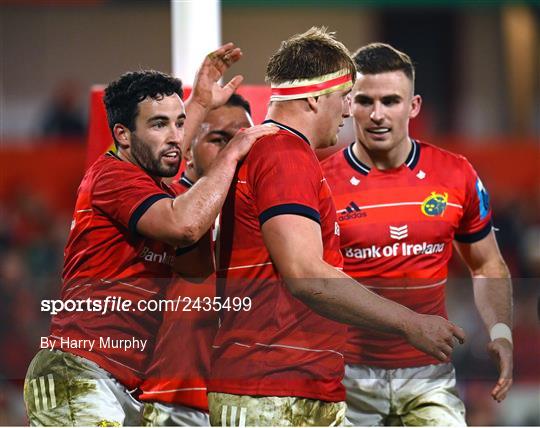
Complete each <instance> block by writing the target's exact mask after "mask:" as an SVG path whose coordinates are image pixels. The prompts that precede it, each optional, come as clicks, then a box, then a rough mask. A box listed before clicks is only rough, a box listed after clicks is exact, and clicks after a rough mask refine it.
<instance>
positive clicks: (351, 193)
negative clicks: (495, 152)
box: [323, 43, 512, 426]
mask: <svg viewBox="0 0 540 428" xmlns="http://www.w3.org/2000/svg"><path fill="white" fill-rule="evenodd" d="M354 60H355V63H356V67H357V70H358V73H359V74H358V76H357V80H356V83H355V85H354V87H353V89H352V93H351V112H352V116H353V119H354V124H355V132H356V141H355V142H354V143H353V144H351V145H350V146H349V147H347V148H345V149H344V150H343V151H341V152H338V153H337V154H335V155H334V156H332V157H331V158H329V159H327V160H325V161H324V162H323V170H324V172H325V175H326V178H327V180H328V183H329V185H330V188H331V189H332V193H333V195H334V200H335V203H336V209H337V216H338V221H339V225H340V230H341V249H342V253H343V255H344V258H345V265H344V271H345V272H346V273H347V274H348V275H350V276H352V277H353V278H356V279H358V280H359V281H362V283H364V284H367V285H368V287H369V288H370V289H371V290H372V291H374V292H375V293H378V294H379V295H381V296H384V297H386V298H388V299H392V300H394V301H396V302H399V303H401V304H402V305H405V306H407V307H409V308H411V309H412V310H414V311H416V312H419V313H423V314H432V315H439V316H441V317H445V318H446V317H447V314H446V308H445V283H446V277H447V270H448V261H449V259H450V257H451V254H452V245H453V244H454V245H455V246H456V248H457V249H458V250H459V253H460V254H461V256H462V258H463V260H464V261H465V263H466V264H467V266H468V267H469V269H470V271H471V274H472V276H473V282H474V295H475V303H476V306H477V308H478V310H479V312H480V315H481V316H482V318H483V320H484V323H485V325H486V327H487V329H488V331H490V333H491V342H490V344H489V349H490V351H491V352H492V353H493V354H494V356H495V357H496V360H497V362H498V366H499V370H500V379H499V381H498V383H497V385H496V387H495V388H494V390H493V392H492V395H493V398H494V399H496V400H498V401H500V400H502V399H504V397H505V395H506V392H507V391H508V388H509V387H510V385H511V383H512V337H511V333H510V326H511V322H512V303H511V294H512V291H511V284H510V280H509V273H508V269H507V267H506V264H505V263H504V261H503V259H502V257H501V254H500V252H499V249H498V247H497V242H496V240H495V236H494V233H493V231H492V226H491V210H490V207H489V201H488V195H487V192H486V189H485V188H484V186H483V184H482V182H481V181H480V179H479V178H478V176H477V174H476V172H475V171H474V169H473V167H472V166H471V165H470V164H469V162H467V160H466V159H465V158H464V157H462V156H459V155H455V154H452V153H449V152H447V151H445V150H441V149H439V148H437V147H434V146H432V145H430V144H427V143H424V142H420V141H417V140H414V139H412V138H411V137H410V136H409V132H408V126H409V119H411V118H414V117H415V116H416V115H417V114H418V113H419V111H420V104H421V99H420V96H419V95H415V94H414V67H413V65H412V62H411V59H410V58H409V56H408V55H406V54H404V53H402V52H399V51H397V50H396V49H394V48H393V47H391V46H389V45H386V44H382V43H374V44H370V45H367V46H365V47H363V48H361V49H360V50H359V51H358V52H356V54H355V55H354ZM345 362H346V363H347V366H346V370H345V380H344V384H345V386H346V388H347V418H348V419H349V421H350V422H352V423H353V424H354V425H362V426H368V425H388V424H396V423H397V424H399V425H440V426H450V425H455V426H458V425H465V419H464V411H465V409H464V406H463V403H462V402H461V400H460V399H459V397H458V396H457V392H456V388H455V386H456V385H455V383H456V381H455V373H454V368H453V366H452V365H451V364H450V363H449V362H448V361H444V362H441V361H439V360H437V359H436V358H433V355H429V354H427V353H425V352H424V351H422V350H419V349H415V348H414V347H412V346H411V345H410V344H408V343H407V342H406V341H405V340H404V339H403V338H402V337H399V336H398V335H395V334H381V333H375V332H372V331H368V330H365V329H359V328H354V327H351V328H350V329H349V337H348V345H347V348H346V353H345Z"/></svg>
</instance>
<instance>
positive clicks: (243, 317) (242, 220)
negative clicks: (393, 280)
mask: <svg viewBox="0 0 540 428" xmlns="http://www.w3.org/2000/svg"><path fill="white" fill-rule="evenodd" d="M266 74H267V80H268V81H269V82H270V83H271V85H272V97H271V103H270V107H269V110H268V114H267V120H266V121H265V122H266V123H269V124H273V125H275V126H277V127H279V128H280V131H278V133H277V134H275V136H273V137H272V138H261V139H259V140H258V141H257V142H256V143H255V145H254V146H253V149H252V151H251V152H250V154H249V155H248V156H247V157H246V159H245V161H244V162H243V164H242V165H241V167H240V168H239V169H238V171H237V175H236V178H235V182H234V183H233V185H232V187H231V191H230V192H229V195H228V197H227V200H226V202H225V204H224V206H223V210H222V217H221V233H220V238H219V240H218V244H217V245H218V248H219V258H218V263H217V276H218V290H219V294H220V295H221V297H222V298H225V299H227V298H230V299H234V298H238V297H240V298H246V297H247V298H249V299H250V300H251V302H252V306H251V309H250V310H249V311H231V310H224V311H222V313H221V327H220V329H219V331H218V333H217V336H216V338H215V340H214V344H213V355H212V372H211V380H210V384H209V385H208V392H209V394H208V404H209V410H210V423H211V424H212V425H216V426H218V425H221V426H248V425H249V426H272V425H274V426H310V425H311V426H313V425H315V426H323V425H341V424H343V422H344V415H345V390H344V388H343V386H342V385H341V379H342V377H343V372H344V362H343V348H344V345H345V339H346V332H347V325H346V324H344V323H347V324H351V325H355V326H362V327H367V328H372V329H376V330H379V331H384V332H390V333H395V334H398V335H400V336H401V337H403V338H405V339H406V340H407V341H409V342H410V343H411V344H412V345H413V346H415V347H418V348H419V349H422V350H423V351H424V352H427V353H429V354H430V355H432V356H433V357H435V358H438V359H440V360H444V359H446V358H447V357H448V355H449V354H450V353H451V351H452V348H453V346H454V343H455V341H454V338H457V339H459V340H463V338H464V334H463V331H462V330H461V329H460V328H459V327H457V326H455V325H453V324H452V323H450V322H448V321H447V320H444V319H443V318H441V317H436V316H425V315H419V314H417V313H415V312H413V311H411V310H409V309H406V308H405V307H404V306H401V305H399V304H395V303H393V302H391V301H389V300H386V299H384V298H381V297H379V296H377V295H376V294H374V293H372V292H370V291H368V290H367V289H366V288H364V287H363V286H361V285H360V284H358V283H357V282H355V281H354V280H353V279H351V278H350V277H348V276H347V275H345V274H344V273H343V272H342V271H341V270H340V269H341V267H342V256H341V253H340V251H339V227H338V225H337V223H336V212H335V207H334V203H333V200H332V195H331V193H330V189H329V187H328V184H327V183H326V180H325V178H324V176H323V174H322V171H321V168H320V166H319V162H318V161H317V158H316V156H315V153H314V151H313V150H314V149H316V148H322V147H327V146H331V145H333V144H335V143H336V140H337V137H336V135H337V133H338V130H339V128H340V126H342V124H343V119H344V118H346V117H348V116H349V104H348V98H347V96H348V94H349V92H350V89H351V87H352V85H353V83H354V79H355V75H356V71H355V67H354V63H353V62H352V60H351V57H350V55H349V52H348V51H347V49H346V48H345V47H344V46H343V45H342V44H341V43H340V42H338V41H337V40H335V39H334V38H333V37H332V35H331V34H329V33H327V32H326V31H325V30H324V29H318V28H312V29H310V30H309V31H307V32H306V33H304V34H300V35H296V36H293V37H292V38H291V39H289V40H287V41H285V42H283V43H282V45H281V48H280V49H279V50H278V51H277V52H276V53H275V54H274V55H273V56H272V58H271V59H270V62H269V64H268V67H267V73H266Z"/></svg>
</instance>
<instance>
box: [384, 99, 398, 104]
mask: <svg viewBox="0 0 540 428" xmlns="http://www.w3.org/2000/svg"><path fill="white" fill-rule="evenodd" d="M399 102H400V99H399V98H385V99H383V104H384V105H385V106H393V105H396V104H399Z"/></svg>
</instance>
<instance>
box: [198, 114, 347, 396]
mask: <svg viewBox="0 0 540 428" xmlns="http://www.w3.org/2000/svg"><path fill="white" fill-rule="evenodd" d="M272 123H274V124H277V123H276V122H272ZM277 125H278V126H279V127H280V128H281V130H280V131H278V133H277V134H275V135H272V136H267V137H263V138H261V139H260V140H259V141H257V142H256V143H255V145H254V146H253V148H252V149H251V151H250V152H249V154H248V155H247V157H246V159H245V161H244V162H243V163H242V165H241V166H240V168H239V170H238V171H237V176H236V178H235V181H234V182H233V185H232V187H231V190H230V192H229V195H228V197H227V200H226V202H225V205H224V207H223V210H222V214H221V215H222V217H221V233H220V238H219V239H218V249H217V253H218V269H217V276H218V294H219V295H220V296H221V297H222V299H234V298H237V299H238V298H240V299H241V298H246V297H247V298H250V299H251V309H250V310H246V311H244V310H241V311H234V310H223V311H222V312H221V314H220V316H221V326H220V328H219V330H218V333H217V336H216V339H215V340H214V345H213V348H214V351H213V353H212V371H211V380H210V383H209V386H208V391H213V392H224V393H230V394H238V395H262V396H298V397H306V398H313V399H320V400H326V401H342V400H344V398H345V394H344V390H343V388H342V386H341V379H342V376H343V369H344V360H343V347H344V345H345V339H346V326H345V325H343V324H339V323H336V322H334V321H330V320H328V319H326V318H323V317H321V316H319V315H317V314H316V313H315V312H313V311H312V310H311V309H310V308H309V307H307V306H306V305H304V304H303V303H302V302H301V301H300V300H298V299H296V298H294V297H293V296H292V295H291V293H290V292H289V290H288V288H287V286H286V284H285V283H284V281H283V280H282V278H281V277H280V275H279V273H278V271H277V269H276V267H275V266H274V265H273V263H272V260H271V259H270V255H269V253H268V251H267V249H266V247H265V245H264V242H263V238H262V233H261V225H262V224H264V222H265V221H267V220H268V219H270V218H272V217H274V216H276V215H281V214H294V215H300V216H305V217H307V218H309V219H312V220H313V221H316V222H318V223H319V224H320V225H321V231H322V239H323V245H324V260H325V261H326V262H328V263H330V264H331V265H333V266H336V267H341V264H342V257H341V254H340V252H339V229H338V228H337V223H336V216H335V207H334V204H333V201H332V196H331V193H330V189H329V188H328V185H327V183H326V180H325V179H324V177H323V175H322V171H321V168H320V165H319V164H318V161H317V158H316V156H315V154H314V153H313V151H312V149H311V147H310V146H309V142H308V141H307V139H306V138H305V137H304V136H303V135H302V134H300V133H299V132H297V131H295V130H294V129H291V128H288V127H286V126H284V125H281V124H277ZM291 232H292V231H291ZM298 251H302V248H298Z"/></svg>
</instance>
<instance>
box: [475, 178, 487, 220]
mask: <svg viewBox="0 0 540 428" xmlns="http://www.w3.org/2000/svg"><path fill="white" fill-rule="evenodd" d="M476 193H477V194H478V202H479V208H480V220H484V219H485V218H486V217H487V215H488V213H489V194H488V192H487V190H486V188H485V187H484V184H483V183H482V180H480V179H479V178H478V179H477V180H476Z"/></svg>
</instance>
